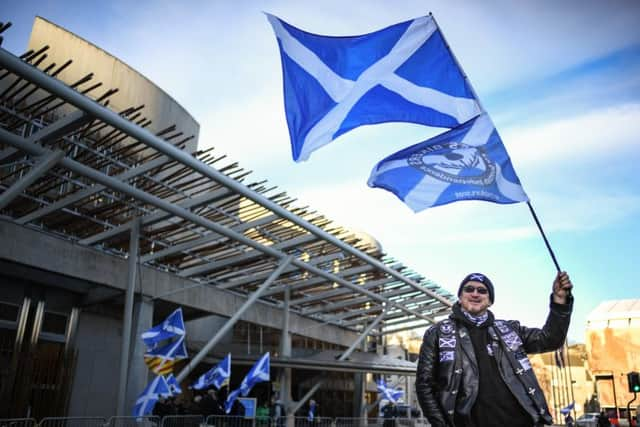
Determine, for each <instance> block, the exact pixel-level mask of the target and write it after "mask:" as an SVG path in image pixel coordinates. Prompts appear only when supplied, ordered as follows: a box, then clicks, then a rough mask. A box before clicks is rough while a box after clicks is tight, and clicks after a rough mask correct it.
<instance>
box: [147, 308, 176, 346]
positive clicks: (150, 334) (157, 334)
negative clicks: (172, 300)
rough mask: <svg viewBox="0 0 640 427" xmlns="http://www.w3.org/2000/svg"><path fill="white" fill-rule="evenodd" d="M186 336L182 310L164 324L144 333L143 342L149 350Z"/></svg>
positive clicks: (174, 313) (168, 318)
mask: <svg viewBox="0 0 640 427" xmlns="http://www.w3.org/2000/svg"><path fill="white" fill-rule="evenodd" d="M184 334H185V329H184V320H183V319H182V308H178V309H176V310H175V311H174V312H173V313H171V314H170V315H169V317H167V318H166V319H165V320H164V321H163V322H162V323H160V324H159V325H156V326H154V327H153V328H151V329H149V330H147V331H146V332H143V334H142V340H143V341H144V343H145V344H146V345H147V347H149V348H155V347H156V346H157V345H158V344H159V343H160V342H161V341H164V340H166V339H169V338H173V337H175V336H183V335H184Z"/></svg>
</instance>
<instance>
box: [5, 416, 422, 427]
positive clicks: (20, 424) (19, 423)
mask: <svg viewBox="0 0 640 427" xmlns="http://www.w3.org/2000/svg"><path fill="white" fill-rule="evenodd" d="M0 427H429V423H428V422H427V420H426V419H424V418H346V417H344V418H328V417H315V418H314V419H312V420H310V419H309V418H308V417H293V420H292V421H291V420H287V418H286V417H279V418H272V417H255V418H247V417H241V416H240V417H238V416H224V415H209V416H208V417H204V416H202V415H167V416H164V417H162V418H160V417H156V416H145V417H110V418H103V417H56V418H53V417H49V418H43V419H42V420H40V422H37V421H36V420H35V419H33V418H7V419H0Z"/></svg>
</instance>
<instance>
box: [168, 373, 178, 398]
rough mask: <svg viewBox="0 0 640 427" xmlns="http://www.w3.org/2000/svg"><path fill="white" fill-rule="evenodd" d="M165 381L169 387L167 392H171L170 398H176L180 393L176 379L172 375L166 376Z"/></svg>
mask: <svg viewBox="0 0 640 427" xmlns="http://www.w3.org/2000/svg"><path fill="white" fill-rule="evenodd" d="M166 380H167V385H168V386H169V391H170V392H171V394H170V396H176V395H178V394H180V393H182V388H180V384H179V383H178V380H177V379H176V377H174V376H173V374H169V375H167V377H166Z"/></svg>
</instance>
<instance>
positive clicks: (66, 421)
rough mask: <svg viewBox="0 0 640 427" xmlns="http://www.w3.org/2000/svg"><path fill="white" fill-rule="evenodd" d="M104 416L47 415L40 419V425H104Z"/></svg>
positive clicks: (68, 426)
mask: <svg viewBox="0 0 640 427" xmlns="http://www.w3.org/2000/svg"><path fill="white" fill-rule="evenodd" d="M106 423H107V419H106V418H104V417H47V418H43V419H41V420H40V423H39V424H38V426H39V427H104V426H105V424H106Z"/></svg>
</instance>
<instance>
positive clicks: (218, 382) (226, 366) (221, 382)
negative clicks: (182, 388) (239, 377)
mask: <svg viewBox="0 0 640 427" xmlns="http://www.w3.org/2000/svg"><path fill="white" fill-rule="evenodd" d="M229 377H231V353H229V354H227V356H226V357H225V358H224V359H222V360H221V361H220V363H218V364H217V365H216V366H215V367H213V368H211V369H209V370H208V371H207V372H205V373H204V374H202V375H200V377H199V378H198V379H197V380H196V382H195V383H194V384H193V385H192V386H191V388H194V389H196V390H202V389H203V388H207V387H209V386H214V387H215V388H217V389H218V390H219V389H221V388H222V387H223V386H225V385H227V384H229Z"/></svg>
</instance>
